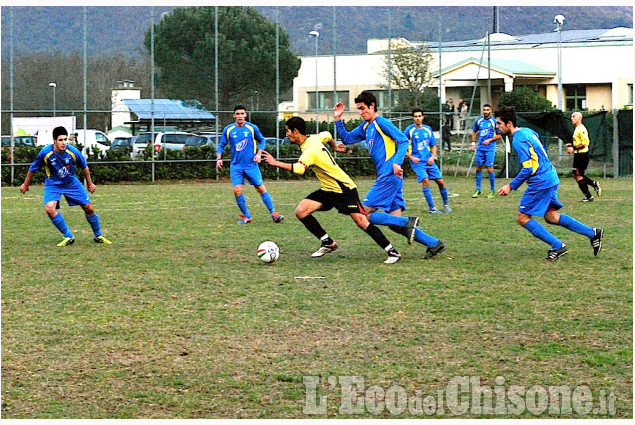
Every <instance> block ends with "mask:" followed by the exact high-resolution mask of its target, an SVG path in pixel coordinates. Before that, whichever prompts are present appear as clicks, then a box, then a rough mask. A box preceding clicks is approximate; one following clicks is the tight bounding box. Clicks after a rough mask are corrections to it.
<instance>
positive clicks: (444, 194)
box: [439, 187, 449, 205]
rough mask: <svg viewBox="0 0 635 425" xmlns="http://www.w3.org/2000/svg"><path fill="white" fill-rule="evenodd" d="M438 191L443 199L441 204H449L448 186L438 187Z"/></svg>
mask: <svg viewBox="0 0 635 425" xmlns="http://www.w3.org/2000/svg"><path fill="white" fill-rule="evenodd" d="M439 193H440V194H441V199H443V205H449V202H448V188H447V187H444V188H443V189H439Z"/></svg>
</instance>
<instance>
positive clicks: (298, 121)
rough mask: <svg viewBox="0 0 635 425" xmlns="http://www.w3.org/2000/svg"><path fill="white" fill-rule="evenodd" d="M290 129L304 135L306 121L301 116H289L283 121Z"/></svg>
mask: <svg viewBox="0 0 635 425" xmlns="http://www.w3.org/2000/svg"><path fill="white" fill-rule="evenodd" d="M284 125H286V126H287V128H288V129H289V130H291V131H293V130H298V132H299V133H300V134H302V135H303V136H306V121H304V118H302V117H291V118H289V119H288V120H287V122H285V123H284Z"/></svg>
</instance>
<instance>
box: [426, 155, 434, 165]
mask: <svg viewBox="0 0 635 425" xmlns="http://www.w3.org/2000/svg"><path fill="white" fill-rule="evenodd" d="M427 164H428V165H432V164H434V157H433V156H431V157H430V159H428V162H427Z"/></svg>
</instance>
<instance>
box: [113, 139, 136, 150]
mask: <svg viewBox="0 0 635 425" xmlns="http://www.w3.org/2000/svg"><path fill="white" fill-rule="evenodd" d="M133 143H134V137H115V138H114V140H113V141H112V144H111V145H110V149H119V150H121V149H123V150H126V151H128V152H132V145H133Z"/></svg>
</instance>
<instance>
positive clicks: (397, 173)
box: [392, 164, 403, 178]
mask: <svg viewBox="0 0 635 425" xmlns="http://www.w3.org/2000/svg"><path fill="white" fill-rule="evenodd" d="M392 169H393V171H394V172H395V176H397V177H399V178H403V168H401V165H399V164H392Z"/></svg>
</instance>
